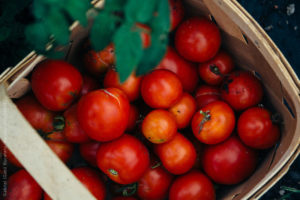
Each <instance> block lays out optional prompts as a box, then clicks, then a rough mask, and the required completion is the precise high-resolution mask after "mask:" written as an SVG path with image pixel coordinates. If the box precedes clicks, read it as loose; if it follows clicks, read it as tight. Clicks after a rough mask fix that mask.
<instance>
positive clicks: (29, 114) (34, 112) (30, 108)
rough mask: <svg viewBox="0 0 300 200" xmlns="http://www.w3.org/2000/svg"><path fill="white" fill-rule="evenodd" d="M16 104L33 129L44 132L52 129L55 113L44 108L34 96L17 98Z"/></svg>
mask: <svg viewBox="0 0 300 200" xmlns="http://www.w3.org/2000/svg"><path fill="white" fill-rule="evenodd" d="M16 105H17V107H18V109H19V110H20V111H21V113H22V114H23V116H24V117H25V118H26V120H27V121H28V122H29V123H30V125H31V126H32V127H33V128H34V129H37V130H39V131H43V132H45V133H47V132H50V131H52V130H53V119H54V117H55V113H54V112H52V111H49V110H47V109H45V108H44V107H43V106H42V105H41V104H40V103H39V102H38V101H37V100H36V99H35V98H34V96H32V95H26V96H24V97H22V98H20V99H18V100H17V101H16Z"/></svg>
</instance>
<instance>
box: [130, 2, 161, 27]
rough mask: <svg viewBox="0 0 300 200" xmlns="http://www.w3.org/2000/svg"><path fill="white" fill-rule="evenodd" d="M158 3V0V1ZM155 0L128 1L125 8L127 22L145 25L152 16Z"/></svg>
mask: <svg viewBox="0 0 300 200" xmlns="http://www.w3.org/2000/svg"><path fill="white" fill-rule="evenodd" d="M158 1H159V0H158ZM156 2H157V0H155V1H153V0H142V1H136V0H128V3H127V4H126V6H125V17H126V19H127V20H128V21H133V22H141V23H146V22H148V21H150V19H151V18H152V17H153V15H154V10H155V7H156Z"/></svg>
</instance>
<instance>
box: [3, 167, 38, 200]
mask: <svg viewBox="0 0 300 200" xmlns="http://www.w3.org/2000/svg"><path fill="white" fill-rule="evenodd" d="M41 198H42V188H41V187H40V186H39V185H38V184H37V182H36V181H35V180H34V179H33V178H32V177H31V175H30V174H29V173H28V172H27V171H25V170H24V169H21V170H19V171H17V172H16V173H14V174H13V175H11V176H10V177H9V178H8V182H7V196H6V197H5V200H20V199H30V200H40V199H41Z"/></svg>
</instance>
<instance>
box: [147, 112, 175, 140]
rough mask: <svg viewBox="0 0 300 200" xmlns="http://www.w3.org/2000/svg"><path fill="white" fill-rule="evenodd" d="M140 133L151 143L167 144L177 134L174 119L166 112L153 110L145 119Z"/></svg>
mask: <svg viewBox="0 0 300 200" xmlns="http://www.w3.org/2000/svg"><path fill="white" fill-rule="evenodd" d="M142 132H143V134H144V136H145V137H146V138H147V139H148V140H149V141H150V142H152V143H155V144H160V143H164V142H168V141H170V140H171V139H172V138H173V137H174V135H175V134H176V133H177V125H176V120H175V117H173V116H172V114H171V113H169V112H168V111H166V110H160V109H159V110H153V111H151V112H150V113H149V114H148V115H147V116H146V117H145V119H144V121H143V123H142Z"/></svg>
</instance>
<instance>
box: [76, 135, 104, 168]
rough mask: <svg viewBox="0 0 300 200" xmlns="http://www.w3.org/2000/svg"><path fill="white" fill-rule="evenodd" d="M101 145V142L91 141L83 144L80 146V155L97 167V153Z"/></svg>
mask: <svg viewBox="0 0 300 200" xmlns="http://www.w3.org/2000/svg"><path fill="white" fill-rule="evenodd" d="M100 145H101V144H100V142H96V141H91V142H87V143H82V144H80V146H79V151H80V155H81V156H82V157H83V159H84V160H86V161H87V162H88V163H89V164H90V165H92V166H95V167H96V166H97V152H98V149H99V147H100Z"/></svg>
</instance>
